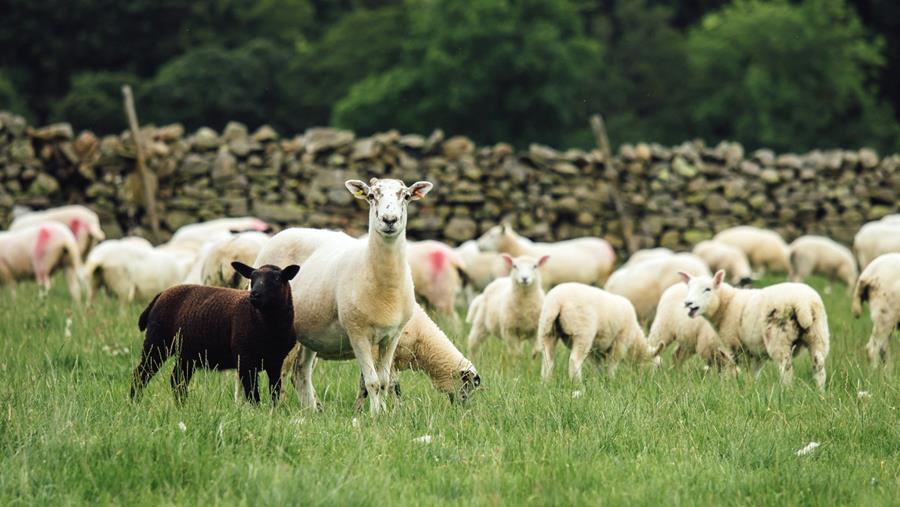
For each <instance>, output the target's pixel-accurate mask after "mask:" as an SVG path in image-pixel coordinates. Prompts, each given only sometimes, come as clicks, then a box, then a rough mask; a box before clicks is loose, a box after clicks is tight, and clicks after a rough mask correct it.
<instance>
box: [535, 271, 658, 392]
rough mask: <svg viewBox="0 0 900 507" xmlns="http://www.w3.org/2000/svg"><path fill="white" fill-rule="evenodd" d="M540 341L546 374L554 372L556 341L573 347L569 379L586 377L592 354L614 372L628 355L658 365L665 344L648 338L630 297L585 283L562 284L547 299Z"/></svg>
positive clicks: (599, 363)
mask: <svg viewBox="0 0 900 507" xmlns="http://www.w3.org/2000/svg"><path fill="white" fill-rule="evenodd" d="M537 336H538V340H539V341H540V342H541V344H542V345H543V352H544V356H543V361H542V364H541V378H542V379H543V380H544V381H545V382H546V381H548V380H550V378H551V376H552V375H553V363H554V359H555V357H556V342H557V341H558V340H559V339H562V340H563V343H565V344H566V345H568V346H569V348H570V349H571V353H570V354H569V379H570V380H572V381H573V382H576V383H580V382H581V367H582V364H583V363H584V360H585V359H586V358H588V357H590V358H591V360H593V361H594V362H595V363H596V364H597V365H598V366H600V365H601V363H605V364H606V369H607V373H608V374H609V375H610V376H613V375H614V374H615V372H616V369H617V367H618V365H619V362H620V361H622V360H623V359H624V358H625V357H627V356H630V357H631V358H633V359H635V360H637V361H641V362H653V363H654V364H656V365H658V364H659V358H658V354H659V351H660V350H661V349H662V346H661V345H660V346H659V347H658V348H656V349H653V348H651V347H650V344H649V343H648V342H647V339H646V338H645V337H644V332H643V331H642V330H641V326H640V324H638V321H637V315H636V314H635V312H634V307H633V306H632V305H631V302H630V301H628V300H627V299H625V298H624V297H622V296H619V295H616V294H611V293H609V292H607V291H605V290H603V289H598V288H597V287H592V286H590V285H584V284H580V283H563V284H560V285H557V286H556V287H554V288H553V289H550V292H548V293H547V296H546V297H545V298H544V305H543V307H542V308H541V314H540V317H539V319H538V332H537Z"/></svg>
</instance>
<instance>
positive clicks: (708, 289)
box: [703, 287, 712, 292]
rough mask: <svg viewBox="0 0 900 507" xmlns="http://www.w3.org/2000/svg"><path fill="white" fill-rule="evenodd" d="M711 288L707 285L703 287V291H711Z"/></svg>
mask: <svg viewBox="0 0 900 507" xmlns="http://www.w3.org/2000/svg"><path fill="white" fill-rule="evenodd" d="M711 290H712V289H710V288H709V287H707V288H705V289H703V292H709V291H711Z"/></svg>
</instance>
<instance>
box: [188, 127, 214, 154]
mask: <svg viewBox="0 0 900 507" xmlns="http://www.w3.org/2000/svg"><path fill="white" fill-rule="evenodd" d="M188 143H189V144H190V145H191V146H194V147H196V148H199V149H201V150H212V149H215V148H218V147H219V145H220V144H222V143H221V141H220V140H219V136H218V134H216V131H215V130H213V129H211V128H209V127H201V128H200V129H198V130H197V132H194V135H193V136H191V138H190V139H188Z"/></svg>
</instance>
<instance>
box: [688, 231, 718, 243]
mask: <svg viewBox="0 0 900 507" xmlns="http://www.w3.org/2000/svg"><path fill="white" fill-rule="evenodd" d="M710 238H712V233H711V232H710V231H700V230H697V229H688V230H686V231H684V242H685V243H687V244H688V245H696V244H697V243H699V242H701V241H704V240H707V239H710Z"/></svg>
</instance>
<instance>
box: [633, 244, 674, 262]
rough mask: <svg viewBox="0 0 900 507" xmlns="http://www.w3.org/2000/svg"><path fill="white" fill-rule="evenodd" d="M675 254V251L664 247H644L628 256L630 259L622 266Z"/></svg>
mask: <svg viewBox="0 0 900 507" xmlns="http://www.w3.org/2000/svg"><path fill="white" fill-rule="evenodd" d="M673 255H675V252H673V251H672V250H670V249H668V248H664V247H658V248H644V249H642V250H638V251H637V252H634V253H633V254H631V256H629V257H628V261H627V262H626V263H625V264H622V266H630V265H632V264H637V263H638V262H642V261H649V260H650V259H661V258H663V257H671V256H673Z"/></svg>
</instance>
